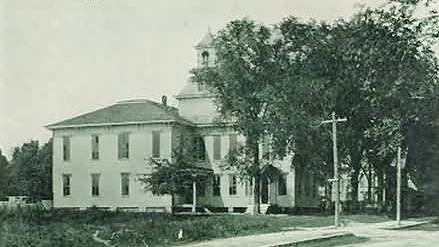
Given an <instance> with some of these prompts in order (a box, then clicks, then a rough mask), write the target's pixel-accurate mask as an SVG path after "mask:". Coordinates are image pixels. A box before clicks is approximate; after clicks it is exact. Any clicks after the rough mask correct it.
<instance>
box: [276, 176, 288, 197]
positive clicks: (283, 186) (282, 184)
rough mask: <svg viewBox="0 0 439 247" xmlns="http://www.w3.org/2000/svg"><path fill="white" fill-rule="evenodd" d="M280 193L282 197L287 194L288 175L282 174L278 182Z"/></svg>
mask: <svg viewBox="0 0 439 247" xmlns="http://www.w3.org/2000/svg"><path fill="white" fill-rule="evenodd" d="M277 185H278V192H279V195H280V196H283V195H286V194H287V175H286V174H281V175H280V176H279V181H278V184H277Z"/></svg>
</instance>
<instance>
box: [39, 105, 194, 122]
mask: <svg viewBox="0 0 439 247" xmlns="http://www.w3.org/2000/svg"><path fill="white" fill-rule="evenodd" d="M165 122H178V123H181V124H185V125H193V124H192V123H191V122H190V121H188V120H186V119H184V118H182V117H180V116H179V115H178V110H177V108H175V107H171V106H165V105H163V104H159V103H156V102H153V101H150V100H129V101H122V102H118V103H116V104H114V105H112V106H108V107H105V108H102V109H99V110H96V111H93V112H90V113H86V114H83V115H80V116H78V117H74V118H71V119H68V120H64V121H61V122H58V123H54V124H50V125H48V126H46V127H47V128H48V129H61V128H73V127H94V126H109V125H126V124H147V123H165Z"/></svg>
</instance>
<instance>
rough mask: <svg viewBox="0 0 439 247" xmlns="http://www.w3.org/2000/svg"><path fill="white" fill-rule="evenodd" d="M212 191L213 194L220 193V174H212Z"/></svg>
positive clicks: (217, 194)
mask: <svg viewBox="0 0 439 247" xmlns="http://www.w3.org/2000/svg"><path fill="white" fill-rule="evenodd" d="M212 187H213V188H212V193H213V195H214V196H219V195H221V177H220V175H214V176H213V183H212Z"/></svg>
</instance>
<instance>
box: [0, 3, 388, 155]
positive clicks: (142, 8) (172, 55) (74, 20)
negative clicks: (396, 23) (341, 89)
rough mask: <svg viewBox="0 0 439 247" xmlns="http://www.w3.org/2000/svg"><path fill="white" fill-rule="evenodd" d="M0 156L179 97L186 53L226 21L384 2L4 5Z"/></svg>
mask: <svg viewBox="0 0 439 247" xmlns="http://www.w3.org/2000/svg"><path fill="white" fill-rule="evenodd" d="M0 2H1V3H0V8H1V12H0V18H1V20H0V46H1V48H2V49H0V65H1V66H0V149H1V150H3V153H7V154H8V156H9V157H10V154H11V150H12V147H14V146H18V145H21V144H22V143H23V142H27V141H29V140H31V139H37V140H40V142H42V143H43V142H46V141H47V140H48V138H49V137H50V135H51V133H50V132H49V131H48V130H46V129H45V128H44V126H45V125H47V124H50V123H54V122H58V121H61V120H64V119H67V118H71V117H74V116H77V115H79V114H82V113H86V112H89V111H93V110H95V109H98V108H101V107H104V106H107V105H111V104H113V103H115V102H117V101H119V100H124V99H134V98H148V99H152V100H155V101H159V99H160V97H161V96H162V95H168V98H170V97H171V99H170V101H171V103H172V102H174V103H175V99H172V96H174V95H176V94H178V92H179V91H180V90H181V89H182V88H183V86H184V84H185V83H186V81H187V78H188V71H189V69H191V68H192V67H193V66H194V64H195V61H196V57H195V51H194V48H193V46H194V45H195V44H196V43H197V42H198V41H199V40H200V39H201V38H202V37H203V36H204V35H205V34H206V32H207V30H208V28H209V27H210V28H211V29H212V31H213V32H215V31H218V30H219V29H221V28H222V27H223V26H224V25H225V24H226V23H227V22H229V21H230V20H232V19H236V18H242V17H245V16H247V17H249V18H252V19H255V20H256V21H258V22H263V23H266V24H274V23H278V22H280V20H281V19H282V18H283V17H286V16H288V15H293V16H298V17H302V18H304V19H309V18H315V19H318V20H331V19H335V18H338V17H349V16H351V15H352V14H353V13H354V11H355V10H356V8H355V5H356V4H357V3H366V4H367V5H368V6H378V5H380V4H382V3H383V2H384V0H270V1H262V0H221V1H219V0H215V1H214V0H172V1H171V0H156V1H151V0H125V1H124V0H1V1H0Z"/></svg>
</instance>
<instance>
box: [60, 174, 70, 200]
mask: <svg viewBox="0 0 439 247" xmlns="http://www.w3.org/2000/svg"><path fill="white" fill-rule="evenodd" d="M71 177H72V175H71V174H64V175H62V191H63V192H62V193H63V196H70V178H71Z"/></svg>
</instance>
